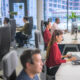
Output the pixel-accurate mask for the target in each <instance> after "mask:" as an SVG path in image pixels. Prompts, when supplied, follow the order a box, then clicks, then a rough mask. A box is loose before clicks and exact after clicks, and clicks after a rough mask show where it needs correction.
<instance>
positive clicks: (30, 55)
mask: <svg viewBox="0 0 80 80" xmlns="http://www.w3.org/2000/svg"><path fill="white" fill-rule="evenodd" d="M20 60H21V64H22V66H23V70H22V71H21V72H20V74H19V75H18V77H17V80H39V78H38V75H37V74H38V73H40V72H41V71H42V66H43V63H42V60H41V55H40V50H38V49H34V50H32V49H29V50H26V51H24V52H23V54H22V55H21V57H20Z"/></svg>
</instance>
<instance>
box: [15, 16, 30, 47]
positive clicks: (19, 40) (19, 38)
mask: <svg viewBox="0 0 80 80" xmlns="http://www.w3.org/2000/svg"><path fill="white" fill-rule="evenodd" d="M23 22H24V23H25V24H24V26H23V27H22V28H17V33H16V42H17V43H19V45H18V46H19V47H21V46H23V45H24V43H23V39H24V38H25V35H24V34H26V35H28V32H29V30H28V28H29V21H28V17H26V16H25V17H23Z"/></svg>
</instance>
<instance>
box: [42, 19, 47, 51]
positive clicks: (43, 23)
mask: <svg viewBox="0 0 80 80" xmlns="http://www.w3.org/2000/svg"><path fill="white" fill-rule="evenodd" d="M45 29H46V22H44V21H43V20H42V21H41V33H42V37H43V40H44V31H45ZM44 50H46V44H45V43H44Z"/></svg>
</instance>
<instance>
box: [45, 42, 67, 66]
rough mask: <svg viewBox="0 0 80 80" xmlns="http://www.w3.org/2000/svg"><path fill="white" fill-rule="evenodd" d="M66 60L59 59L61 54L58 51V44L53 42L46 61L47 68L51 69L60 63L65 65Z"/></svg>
mask: <svg viewBox="0 0 80 80" xmlns="http://www.w3.org/2000/svg"><path fill="white" fill-rule="evenodd" d="M65 62H66V60H62V59H61V52H60V50H59V47H58V44H57V43H56V42H55V43H53V45H52V46H51V48H50V54H49V58H48V59H47V61H46V65H47V67H53V66H56V65H59V64H61V63H65Z"/></svg>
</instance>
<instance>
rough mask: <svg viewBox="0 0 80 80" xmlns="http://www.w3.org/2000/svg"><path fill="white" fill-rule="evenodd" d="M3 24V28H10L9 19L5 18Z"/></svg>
mask: <svg viewBox="0 0 80 80" xmlns="http://www.w3.org/2000/svg"><path fill="white" fill-rule="evenodd" d="M3 24H4V26H10V25H9V18H7V17H5V18H4V22H3Z"/></svg>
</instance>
